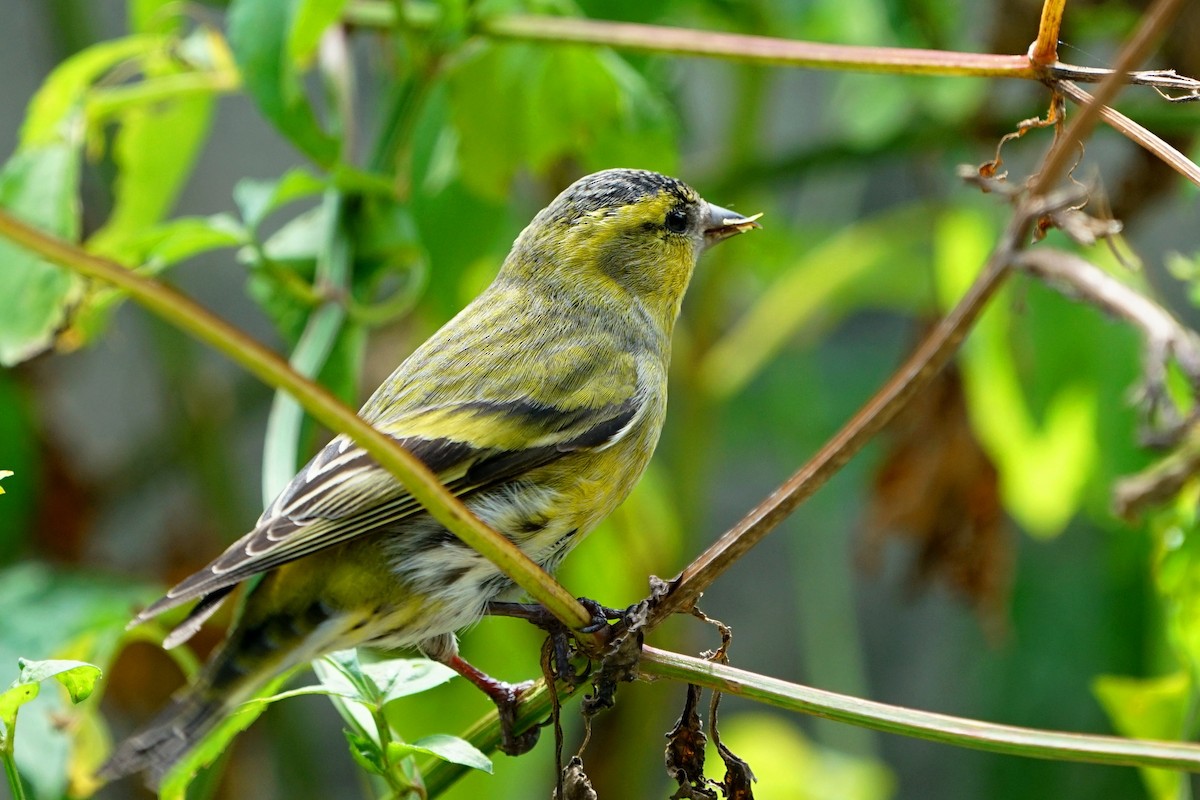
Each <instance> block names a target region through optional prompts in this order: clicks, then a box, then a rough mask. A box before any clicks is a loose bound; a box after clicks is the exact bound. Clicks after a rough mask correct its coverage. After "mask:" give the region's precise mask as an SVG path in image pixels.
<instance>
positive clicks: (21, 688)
mask: <svg viewBox="0 0 1200 800" xmlns="http://www.w3.org/2000/svg"><path fill="white" fill-rule="evenodd" d="M40 690H41V687H40V686H39V685H38V684H37V683H18V684H16V685H14V686H10V687H9V688H7V689H5V690H4V691H3V692H0V723H3V725H4V727H5V729H6V730H12V725H13V720H14V719H16V716H17V711H18V710H19V709H20V708H21V706H23V705H25V704H26V703H28V702H29V701H30V700H32V699H33V698H35V697H37V696H38V692H39V691H40Z"/></svg>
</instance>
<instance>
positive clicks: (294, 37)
mask: <svg viewBox="0 0 1200 800" xmlns="http://www.w3.org/2000/svg"><path fill="white" fill-rule="evenodd" d="M345 6H346V0H299V4H298V5H297V6H296V8H295V11H294V12H293V13H292V27H291V30H290V31H288V40H287V58H288V61H290V62H291V63H293V64H296V65H298V66H306V65H308V64H309V63H311V62H312V58H313V54H314V53H315V52H316V50H317V43H318V42H320V40H321V34H323V33H324V32H325V29H326V28H328V27H329V26H330V25H332V24H333V23H334V22H335V21H336V20H337V19H338V17H340V16H341V14H342V9H343V8H344V7H345Z"/></svg>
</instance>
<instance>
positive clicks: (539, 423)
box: [130, 386, 646, 644]
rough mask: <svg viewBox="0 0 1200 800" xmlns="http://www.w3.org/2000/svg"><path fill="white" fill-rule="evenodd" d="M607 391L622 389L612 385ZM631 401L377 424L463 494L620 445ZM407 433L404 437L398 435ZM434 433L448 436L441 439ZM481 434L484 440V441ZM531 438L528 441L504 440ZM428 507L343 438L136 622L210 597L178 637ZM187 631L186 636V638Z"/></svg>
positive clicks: (527, 406) (473, 411) (523, 405)
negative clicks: (262, 582) (222, 605)
mask: <svg viewBox="0 0 1200 800" xmlns="http://www.w3.org/2000/svg"><path fill="white" fill-rule="evenodd" d="M606 394H608V396H609V397H610V398H612V397H613V396H614V394H615V395H620V394H621V392H613V387H609V389H608V391H607V392H606ZM624 394H625V399H624V400H621V401H620V402H609V403H606V404H604V405H601V406H599V407H595V408H571V409H563V408H557V407H555V406H552V405H544V404H539V403H536V402H531V401H528V400H518V401H510V402H490V401H475V402H470V403H460V404H447V405H441V406H438V407H435V408H427V409H421V410H417V411H414V412H411V413H408V414H406V415H404V416H402V417H398V418H396V419H393V420H388V421H386V422H383V423H377V427H379V428H380V429H381V430H383V431H384V432H386V433H388V434H390V435H392V436H394V437H395V438H396V439H397V440H398V441H399V442H400V443H401V444H402V445H404V446H405V447H406V448H408V450H409V451H410V452H411V453H412V454H413V455H415V456H416V457H417V458H419V459H420V460H421V461H422V462H424V463H425V465H426V466H427V467H429V469H430V470H432V471H433V472H435V473H436V474H437V475H438V476H439V478H441V480H442V482H443V483H444V484H445V485H446V487H447V488H448V489H450V491H451V492H453V493H454V494H455V495H458V496H462V495H466V494H469V493H471V492H475V491H478V490H479V489H483V488H486V487H489V486H494V485H497V484H500V483H503V482H505V481H506V480H509V479H511V478H513V477H515V476H517V475H520V474H522V473H524V472H527V471H529V470H531V469H535V468H537V467H540V466H543V465H545V464H548V463H550V462H552V461H554V460H556V459H558V458H561V457H562V456H564V455H566V454H568V453H572V452H578V451H580V450H584V449H590V448H603V447H607V446H610V445H612V444H614V443H615V442H616V441H618V440H619V439H620V438H621V437H622V436H623V435H624V434H625V433H626V432H628V431H629V429H630V428H631V427H632V426H633V425H634V424H635V423H636V422H637V420H638V418H639V417H640V415H641V414H642V413H644V411H645V405H646V404H645V398H643V397H641V396H639V394H638V393H637V392H636V387H633V386H631V387H630V390H629V391H628V392H625V393H624ZM402 431H403V432H408V433H407V435H399V434H400V433H401V432H402ZM433 431H445V432H446V435H443V436H434V435H433ZM480 441H482V442H483V444H482V445H480ZM515 442H525V443H527V446H524V447H517V446H505V443H515ZM420 511H421V505H420V504H419V503H418V502H417V501H416V500H415V499H414V498H413V497H412V495H410V494H409V493H408V492H407V491H406V490H405V489H404V487H403V486H401V485H400V484H399V483H398V482H397V481H396V480H395V478H393V477H392V475H391V473H389V472H387V471H386V470H384V469H383V468H381V467H380V466H379V465H378V464H376V463H375V461H374V460H373V459H372V458H371V457H370V456H369V455H368V454H367V453H366V452H365V451H364V450H362V449H361V448H359V447H358V446H356V445H354V444H353V442H351V441H350V440H349V439H348V438H346V437H345V436H338V437H336V438H335V439H334V440H333V441H331V442H330V443H329V444H328V445H326V446H325V448H324V449H322V450H321V451H320V452H319V453H318V454H317V455H316V456H315V457H314V458H313V459H312V461H310V462H309V463H308V465H307V466H305V467H304V469H302V470H301V471H300V472H299V473H298V474H297V475H296V477H295V478H293V479H292V481H291V483H290V484H288V486H287V488H285V489H284V491H283V492H282V493H281V494H280V495H279V497H278V498H276V500H275V501H274V502H273V503H272V504H271V505H270V506H269V507H268V508H267V510H266V511H264V512H263V515H262V517H261V518H260V519H259V521H258V524H257V525H256V526H255V528H254V530H252V531H250V532H249V533H248V534H246V535H245V536H243V537H242V538H241V539H239V540H238V541H237V542H234V543H233V544H232V545H230V547H229V548H228V549H227V550H225V552H224V553H222V554H221V555H220V556H218V557H217V558H216V559H215V560H214V561H213V562H212V563H210V564H209V565H208V566H207V567H205V568H204V569H202V570H200V571H199V572H196V573H194V574H193V575H191V576H189V577H188V578H186V579H184V580H183V581H182V582H180V583H179V584H178V585H176V586H175V587H173V588H172V589H171V590H170V591H168V592H167V594H166V595H165V596H164V597H162V598H160V599H159V600H157V601H156V602H154V603H153V604H151V605H150V606H148V607H147V608H146V609H145V610H143V611H142V612H141V613H140V614H138V616H137V617H136V618H135V619H134V620H133V621H132V622H131V623H130V624H131V626H132V625H137V624H139V623H141V622H142V621H144V620H147V619H150V618H151V617H154V616H156V615H158V614H160V613H162V612H163V611H166V610H167V609H170V608H174V607H175V606H178V605H182V604H184V603H186V602H188V601H190V600H194V599H196V598H204V600H202V602H201V603H199V604H198V605H197V606H196V608H195V609H194V610H193V612H192V616H190V617H189V618H188V619H187V620H185V621H184V622H183V623H182V624H181V625H180V627H179V628H178V629H177V630H178V632H179V636H172V637H171V639H172V643H173V644H177V643H179V642H181V641H183V640H185V639H186V638H187V636H188V635H190V633H192V632H194V631H195V630H196V629H198V628H199V624H200V623H201V622H203V621H204V619H205V618H207V617H208V616H209V615H211V614H212V613H213V611H215V610H216V606H217V605H218V604H219V602H220V601H221V600H222V599H223V598H224V595H225V594H228V592H229V590H230V589H231V587H233V585H234V584H237V583H239V582H241V581H243V580H246V579H247V578H250V577H253V576H254V575H257V574H260V573H263V572H266V571H267V570H270V569H273V568H275V567H278V566H280V565H282V564H286V563H288V562H290V561H294V560H296V559H298V558H302V557H303V556H306V555H310V554H312V553H315V552H317V551H319V550H323V549H325V548H328V547H332V546H334V545H336V544H339V543H341V542H345V541H347V540H349V539H352V538H354V537H356V536H360V535H363V534H365V533H369V532H372V531H375V530H378V529H379V528H381V527H384V526H390V525H394V524H395V523H397V522H400V521H402V520H404V519H405V518H407V517H410V516H412V515H414V514H417V513H419V512H420ZM180 637H182V638H180Z"/></svg>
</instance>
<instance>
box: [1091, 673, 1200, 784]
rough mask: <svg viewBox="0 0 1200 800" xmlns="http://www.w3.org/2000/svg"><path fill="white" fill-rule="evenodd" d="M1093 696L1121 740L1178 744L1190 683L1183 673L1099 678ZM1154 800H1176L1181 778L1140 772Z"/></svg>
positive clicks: (1169, 772) (1164, 771) (1158, 771)
mask: <svg viewBox="0 0 1200 800" xmlns="http://www.w3.org/2000/svg"><path fill="white" fill-rule="evenodd" d="M1092 692H1093V693H1094V694H1095V695H1096V698H1097V699H1098V700H1099V701H1100V705H1102V706H1104V710H1105V712H1106V713H1107V714H1108V717H1109V719H1111V720H1112V723H1113V727H1114V728H1115V729H1116V730H1117V732H1118V733H1120V734H1121V735H1122V736H1128V737H1131V738H1141V739H1159V740H1167V741H1172V740H1178V739H1179V738H1180V737H1181V736H1182V734H1183V730H1184V723H1185V715H1186V709H1187V707H1188V703H1189V698H1190V697H1191V693H1192V682H1191V678H1190V677H1189V675H1188V673H1187V672H1186V671H1183V670H1181V671H1179V672H1176V673H1175V674H1173V675H1164V676H1163V677H1161V678H1128V677H1123V676H1119V675H1101V676H1099V677H1097V678H1096V679H1095V681H1094V682H1093V683H1092ZM1138 772H1139V773H1141V776H1142V780H1143V781H1144V782H1145V784H1146V790H1147V791H1148V792H1149V794H1150V796H1151V797H1152V798H1154V800H1176V798H1178V797H1179V796H1180V795H1179V789H1180V783H1181V781H1182V780H1183V775H1182V774H1181V773H1179V772H1176V771H1174V770H1168V769H1139V770H1138Z"/></svg>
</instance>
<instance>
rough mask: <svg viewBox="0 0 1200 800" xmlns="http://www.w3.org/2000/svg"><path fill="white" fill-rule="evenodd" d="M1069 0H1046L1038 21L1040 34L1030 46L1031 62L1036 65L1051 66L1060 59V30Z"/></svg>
mask: <svg viewBox="0 0 1200 800" xmlns="http://www.w3.org/2000/svg"><path fill="white" fill-rule="evenodd" d="M1066 4H1067V0H1045V2H1043V3H1042V17H1041V19H1040V20H1039V21H1038V35H1037V39H1036V40H1034V42H1033V44H1031V45H1030V46H1029V62H1030V63H1031V64H1033V65H1034V66H1035V67H1049V66H1050V65H1052V64H1054V63H1055V62H1056V61H1058V31H1059V29H1060V28H1062V20H1063V7H1064V6H1065V5H1066Z"/></svg>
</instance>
